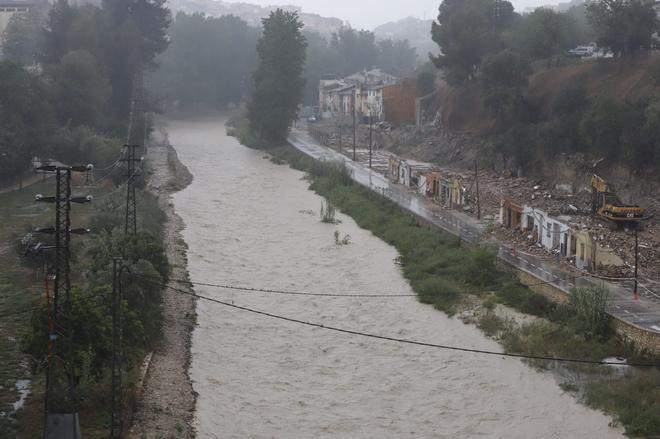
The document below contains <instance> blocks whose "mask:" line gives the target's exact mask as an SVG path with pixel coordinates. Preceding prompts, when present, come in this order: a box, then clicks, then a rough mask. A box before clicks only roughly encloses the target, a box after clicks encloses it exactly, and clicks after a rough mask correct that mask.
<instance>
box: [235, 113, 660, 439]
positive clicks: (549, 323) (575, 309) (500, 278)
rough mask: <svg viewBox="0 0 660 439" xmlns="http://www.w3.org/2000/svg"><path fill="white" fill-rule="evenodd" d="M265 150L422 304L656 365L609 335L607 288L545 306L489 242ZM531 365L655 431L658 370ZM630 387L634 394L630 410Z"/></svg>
mask: <svg viewBox="0 0 660 439" xmlns="http://www.w3.org/2000/svg"><path fill="white" fill-rule="evenodd" d="M231 124H232V128H231V130H232V131H233V133H234V135H238V136H241V135H242V136H244V137H247V139H248V140H249V135H247V134H246V133H245V130H246V129H247V126H246V125H245V124H244V123H241V118H240V117H237V118H235V119H234V120H233V121H232V123H231ZM268 152H269V153H270V154H271V156H272V160H273V161H274V162H276V163H288V164H290V165H291V166H292V167H294V168H296V169H299V170H302V171H305V172H306V173H307V174H308V176H309V180H310V188H311V189H312V190H314V191H315V192H317V193H318V194H319V195H322V196H323V197H325V198H326V199H327V200H328V203H332V204H333V205H335V206H336V207H337V208H338V209H339V210H340V211H341V212H343V213H345V214H346V215H349V216H351V217H352V218H353V219H354V220H355V221H356V223H357V224H358V225H359V226H360V227H362V228H365V229H367V230H370V231H371V232H373V233H374V234H375V235H376V236H378V237H379V238H381V239H383V240H384V241H385V242H387V243H389V244H390V245H392V246H394V247H395V248H396V249H397V251H398V252H399V254H400V259H399V262H400V264H401V267H402V271H403V274H404V276H405V277H406V278H407V279H408V281H409V282H410V284H411V286H412V288H413V289H414V291H415V292H416V293H417V294H418V296H419V300H420V301H421V302H422V303H426V304H429V305H432V306H434V307H435V308H436V309H438V310H441V311H443V312H445V313H447V314H448V315H450V316H453V315H458V316H460V317H461V318H463V320H464V321H466V322H470V323H475V324H476V325H477V326H478V327H479V328H481V329H482V330H483V332H484V333H485V334H486V335H488V336H490V337H492V338H494V339H496V340H498V341H499V342H500V343H501V344H502V346H503V348H504V349H505V350H506V351H507V352H512V353H519V354H527V355H535V356H546V357H563V358H583V359H588V360H595V361H600V360H603V359H605V358H613V357H624V358H626V359H627V360H628V361H641V362H654V363H655V364H660V358H654V357H653V356H651V355H649V354H648V353H646V352H640V351H639V350H638V349H637V348H636V347H635V346H634V344H632V343H630V342H628V341H626V340H622V339H620V338H619V337H618V336H617V335H616V334H615V331H614V330H613V327H612V321H611V318H610V317H609V316H608V315H607V314H606V313H605V312H604V307H605V304H606V301H607V297H608V292H607V290H604V289H602V288H595V289H586V290H585V289H579V290H577V291H576V292H575V294H574V295H573V296H572V298H571V300H570V302H568V303H566V304H559V303H555V302H552V301H550V300H548V299H547V298H546V297H545V296H543V295H540V294H537V293H535V292H533V291H531V290H529V289H528V288H527V287H525V286H524V285H522V284H520V283H519V282H518V281H517V280H516V279H515V278H514V277H513V276H512V275H511V274H510V273H509V272H507V271H506V270H504V269H503V268H502V267H501V266H500V265H499V264H498V263H497V258H496V255H495V253H494V252H493V251H492V250H490V249H489V248H487V247H483V248H476V249H470V250H468V249H466V248H464V247H463V246H462V245H461V242H460V241H459V240H458V239H457V238H455V237H453V236H450V235H447V234H444V233H441V232H438V231H436V230H429V229H427V228H423V227H420V226H419V225H418V223H417V221H416V220H415V219H414V218H413V217H411V215H409V214H408V213H406V212H404V211H403V210H402V209H401V208H399V207H398V206H397V205H396V204H394V203H392V202H391V201H389V200H387V199H386V198H385V197H383V196H381V195H379V194H377V193H375V192H373V191H371V190H369V189H367V188H364V187H362V186H360V185H358V184H356V183H353V180H352V178H351V174H350V171H349V170H348V168H346V167H345V166H343V165H339V164H332V163H321V162H318V161H315V160H313V159H311V158H309V157H308V156H306V155H304V154H302V153H301V152H299V151H297V150H296V149H295V148H293V147H292V146H289V145H286V146H280V147H273V148H269V149H268ZM502 307H504V309H505V310H506V309H513V310H515V312H517V313H520V315H522V316H529V317H523V318H521V319H516V318H512V317H509V316H508V315H509V314H511V313H510V312H506V313H504V314H505V315H502V314H503V313H500V312H498V310H501V309H502ZM515 312H514V314H515ZM531 363H532V364H533V365H534V366H535V367H539V368H544V369H545V368H547V369H551V370H552V371H553V372H555V373H557V374H558V377H559V379H560V381H561V382H562V385H563V386H564V388H566V389H571V390H573V391H575V392H577V397H578V398H581V399H582V400H583V401H584V402H585V403H587V404H589V405H591V406H593V407H596V408H599V409H602V410H605V411H606V412H607V413H609V414H611V415H612V416H613V417H614V418H615V419H616V420H617V422H620V423H621V424H622V425H623V426H624V427H625V429H626V431H627V433H629V434H631V435H640V434H641V435H648V436H653V435H657V434H660V423H658V419H657V416H655V415H654V413H657V411H658V409H659V408H660V395H659V394H658V391H657V387H646V384H650V383H651V384H652V383H653V382H657V381H658V380H660V368H654V369H653V368H652V369H651V370H630V372H629V373H625V374H621V373H618V372H617V370H614V369H612V368H609V367H607V366H591V365H589V366H584V365H566V366H558V365H557V364H556V363H554V362H547V361H536V360H534V361H532V362H531ZM611 389H617V390H616V391H613V390H611ZM619 392H620V393H619ZM631 393H632V394H634V395H635V398H636V399H635V401H636V407H635V410H632V408H633V406H632V405H631V403H630V401H631V400H630V394H631Z"/></svg>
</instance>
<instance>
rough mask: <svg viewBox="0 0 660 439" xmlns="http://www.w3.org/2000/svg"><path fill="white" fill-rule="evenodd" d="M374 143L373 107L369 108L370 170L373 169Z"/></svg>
mask: <svg viewBox="0 0 660 439" xmlns="http://www.w3.org/2000/svg"><path fill="white" fill-rule="evenodd" d="M373 142H374V125H373V114H372V112H371V106H369V169H371V156H372V154H373V152H372V150H373V146H374V145H373Z"/></svg>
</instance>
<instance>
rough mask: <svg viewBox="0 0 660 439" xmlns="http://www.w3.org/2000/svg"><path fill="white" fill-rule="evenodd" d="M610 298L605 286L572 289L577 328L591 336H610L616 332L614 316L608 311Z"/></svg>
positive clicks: (572, 303) (605, 337) (603, 337)
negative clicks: (613, 321) (613, 323)
mask: <svg viewBox="0 0 660 439" xmlns="http://www.w3.org/2000/svg"><path fill="white" fill-rule="evenodd" d="M610 298H611V294H610V292H609V290H608V289H606V288H605V287H603V286H596V287H593V288H576V289H574V290H573V291H571V296H570V302H569V303H570V306H571V307H572V308H573V310H574V311H575V314H576V317H577V321H576V325H575V326H576V328H578V329H581V332H584V333H586V334H588V335H590V336H595V337H600V338H602V339H607V338H609V337H610V336H611V335H612V334H613V332H614V329H613V327H612V317H611V316H610V315H609V314H608V313H607V305H608V302H609V301H610Z"/></svg>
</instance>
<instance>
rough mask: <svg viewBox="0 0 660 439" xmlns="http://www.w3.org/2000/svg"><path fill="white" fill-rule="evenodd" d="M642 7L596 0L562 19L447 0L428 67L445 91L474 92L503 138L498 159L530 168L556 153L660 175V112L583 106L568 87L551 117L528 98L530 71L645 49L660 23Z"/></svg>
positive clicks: (627, 105)
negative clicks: (437, 51) (567, 58)
mask: <svg viewBox="0 0 660 439" xmlns="http://www.w3.org/2000/svg"><path fill="white" fill-rule="evenodd" d="M654 3H655V2H653V1H648V0H594V1H591V2H588V3H586V4H584V5H580V6H575V7H573V8H572V9H570V10H569V11H568V12H565V13H562V12H555V11H553V10H550V9H547V8H539V9H536V10H535V11H534V12H532V13H530V14H526V15H523V16H520V15H518V14H516V13H515V12H514V10H513V7H512V6H511V4H510V3H509V2H508V1H506V0H445V1H444V2H443V3H442V5H441V6H440V14H439V16H438V22H437V23H434V25H433V29H432V37H433V39H434V41H436V43H438V44H439V45H440V47H441V49H442V55H440V56H438V57H435V58H433V61H434V63H435V64H436V66H438V67H439V68H441V69H442V70H443V71H444V72H445V74H446V78H447V80H448V81H449V82H450V83H453V84H462V83H465V82H473V83H476V84H478V86H479V87H480V89H481V95H482V99H483V104H484V106H485V107H486V108H487V109H488V110H489V111H490V113H491V115H492V116H493V117H494V119H495V120H496V123H497V128H498V131H499V132H500V133H501V134H503V141H502V145H503V152H504V153H506V154H507V155H509V156H513V157H514V158H515V159H517V161H518V162H519V164H527V165H529V164H531V163H533V162H534V161H538V160H544V159H548V158H550V157H552V156H553V155H555V154H557V153H560V152H585V153H589V154H594V155H599V156H604V157H607V158H609V159H616V160H619V161H621V162H622V163H627V164H628V165H629V166H631V167H633V168H636V169H639V168H641V167H645V166H652V165H654V164H658V165H660V142H658V141H656V140H655V139H656V138H657V135H658V134H660V133H658V132H657V130H656V127H655V125H656V124H655V123H654V121H653V117H655V116H656V112H655V108H656V107H657V102H656V100H654V99H649V98H647V99H643V100H639V101H635V102H623V103H622V102H617V101H615V100H612V99H599V98H597V97H594V98H588V96H587V94H586V91H585V90H584V89H583V88H580V87H577V88H575V87H571V88H570V89H567V90H565V91H564V92H563V93H561V96H560V97H559V98H557V101H556V102H555V103H553V104H552V105H553V111H550V112H548V111H544V109H542V108H535V107H534V104H533V103H531V102H529V101H528V100H527V98H526V92H527V88H528V77H529V75H530V74H531V73H532V65H536V66H538V67H540V66H541V65H542V63H539V62H536V63H534V61H541V60H545V65H546V66H548V67H549V66H552V64H553V62H554V60H556V59H558V58H560V57H563V56H564V55H565V53H566V50H567V49H569V48H571V47H574V46H576V45H578V44H584V43H587V42H589V41H596V42H597V43H598V44H599V45H600V47H601V48H604V49H606V50H610V51H611V52H612V53H613V55H614V56H625V55H628V54H632V53H635V52H637V51H639V50H642V49H645V48H650V47H651V46H652V44H653V34H654V33H655V32H656V30H657V29H658V19H657V16H656V12H655V10H654V8H653V6H654Z"/></svg>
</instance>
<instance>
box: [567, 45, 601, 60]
mask: <svg viewBox="0 0 660 439" xmlns="http://www.w3.org/2000/svg"><path fill="white" fill-rule="evenodd" d="M595 51H596V48H595V47H594V46H577V47H576V48H575V49H571V50H569V51H568V56H574V57H576V58H584V57H587V56H593V54H594V52H595Z"/></svg>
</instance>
